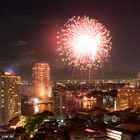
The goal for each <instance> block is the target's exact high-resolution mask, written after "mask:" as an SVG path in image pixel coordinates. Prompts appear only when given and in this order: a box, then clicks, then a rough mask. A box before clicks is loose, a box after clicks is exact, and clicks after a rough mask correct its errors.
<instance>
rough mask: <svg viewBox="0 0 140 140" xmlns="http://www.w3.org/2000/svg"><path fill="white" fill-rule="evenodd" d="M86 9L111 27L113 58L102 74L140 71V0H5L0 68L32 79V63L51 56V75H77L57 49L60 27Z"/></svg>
mask: <svg viewBox="0 0 140 140" xmlns="http://www.w3.org/2000/svg"><path fill="white" fill-rule="evenodd" d="M83 15H87V16H89V17H90V18H95V19H97V20H98V21H99V22H101V23H102V24H104V25H105V26H106V28H107V29H108V30H110V32H111V36H112V51H111V58H110V60H109V63H108V64H107V65H105V66H104V69H103V70H102V72H101V75H100V72H96V73H98V76H99V78H135V77H136V74H137V72H138V71H140V1H139V0H57V1H54V0H3V1H1V2H0V69H2V70H7V69H12V70H13V71H14V72H15V73H17V74H18V75H21V76H22V79H31V73H32V67H33V64H34V63H36V62H48V63H49V64H50V67H51V75H52V79H67V78H73V74H72V73H73V70H72V68H71V67H70V68H68V67H67V66H64V65H63V63H62V62H61V61H60V58H59V56H58V54H57V51H56V50H57V47H58V46H57V44H56V32H57V31H59V30H60V28H61V26H63V24H64V23H65V22H67V20H68V19H69V18H71V17H73V16H83ZM75 75H76V74H75ZM96 76H97V74H96Z"/></svg>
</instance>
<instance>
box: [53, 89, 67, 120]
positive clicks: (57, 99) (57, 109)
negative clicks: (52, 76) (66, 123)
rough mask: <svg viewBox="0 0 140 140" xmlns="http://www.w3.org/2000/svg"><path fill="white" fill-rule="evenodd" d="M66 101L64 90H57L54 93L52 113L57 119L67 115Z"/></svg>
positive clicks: (64, 117)
mask: <svg viewBox="0 0 140 140" xmlns="http://www.w3.org/2000/svg"><path fill="white" fill-rule="evenodd" d="M66 109H67V101H66V92H64V91H58V92H56V91H55V93H54V115H55V118H56V119H58V120H63V119H66V117H67V110H66Z"/></svg>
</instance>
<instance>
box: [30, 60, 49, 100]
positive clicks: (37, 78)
mask: <svg viewBox="0 0 140 140" xmlns="http://www.w3.org/2000/svg"><path fill="white" fill-rule="evenodd" d="M32 78H33V86H34V87H35V89H36V96H37V97H38V98H40V99H44V98H47V97H50V96H51V95H50V92H49V87H50V67H49V65H48V63H36V64H34V67H33V68H32Z"/></svg>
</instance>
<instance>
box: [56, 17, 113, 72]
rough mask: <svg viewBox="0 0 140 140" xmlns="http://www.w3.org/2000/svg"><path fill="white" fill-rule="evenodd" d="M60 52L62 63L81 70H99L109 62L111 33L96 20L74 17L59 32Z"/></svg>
mask: <svg viewBox="0 0 140 140" xmlns="http://www.w3.org/2000/svg"><path fill="white" fill-rule="evenodd" d="M57 44H58V45H59V48H58V52H59V55H60V56H61V58H62V61H64V62H66V63H67V64H68V65H73V66H75V67H77V68H79V69H82V70H83V69H84V70H87V69H90V68H91V67H93V68H95V69H97V68H99V67H102V64H103V63H104V62H106V61H107V60H108V58H109V57H110V51H111V46H112V44H111V37H110V32H109V31H108V30H107V29H106V28H105V26H104V25H102V24H101V23H99V22H98V21H97V20H96V19H90V18H89V17H87V16H84V17H80V16H79V17H75V16H74V17H72V18H70V19H69V20H68V21H67V23H65V24H64V26H63V27H62V28H61V30H60V31H59V32H57Z"/></svg>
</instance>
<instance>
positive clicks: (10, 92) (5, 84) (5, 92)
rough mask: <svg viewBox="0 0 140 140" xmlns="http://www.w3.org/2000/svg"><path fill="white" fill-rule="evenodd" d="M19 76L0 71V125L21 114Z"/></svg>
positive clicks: (6, 123)
mask: <svg viewBox="0 0 140 140" xmlns="http://www.w3.org/2000/svg"><path fill="white" fill-rule="evenodd" d="M20 84H21V77H20V76H16V75H14V74H12V73H9V72H1V73H0V125H1V126H3V125H8V122H9V120H10V119H12V118H13V117H15V116H17V115H19V114H21V90H20Z"/></svg>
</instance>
